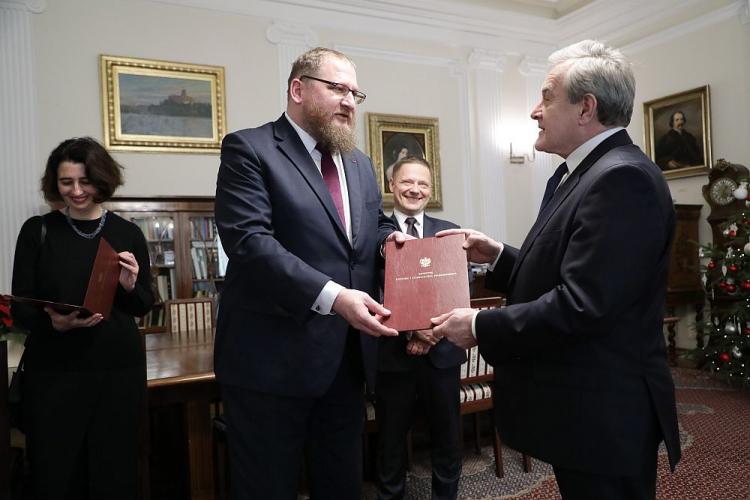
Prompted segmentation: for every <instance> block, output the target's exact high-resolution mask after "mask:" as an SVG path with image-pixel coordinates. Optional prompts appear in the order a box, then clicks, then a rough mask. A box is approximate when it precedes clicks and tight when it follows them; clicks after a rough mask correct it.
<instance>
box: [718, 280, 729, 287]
mask: <svg viewBox="0 0 750 500" xmlns="http://www.w3.org/2000/svg"><path fill="white" fill-rule="evenodd" d="M726 287H727V282H726V281H719V288H726Z"/></svg>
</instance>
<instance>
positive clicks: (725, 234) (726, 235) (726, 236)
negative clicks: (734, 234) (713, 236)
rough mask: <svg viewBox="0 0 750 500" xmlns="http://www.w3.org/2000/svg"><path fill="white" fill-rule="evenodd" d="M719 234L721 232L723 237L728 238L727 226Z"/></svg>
mask: <svg viewBox="0 0 750 500" xmlns="http://www.w3.org/2000/svg"><path fill="white" fill-rule="evenodd" d="M745 203H747V202H745ZM721 234H723V235H724V237H725V238H729V228H727V229H725V230H723V231H722V232H721Z"/></svg>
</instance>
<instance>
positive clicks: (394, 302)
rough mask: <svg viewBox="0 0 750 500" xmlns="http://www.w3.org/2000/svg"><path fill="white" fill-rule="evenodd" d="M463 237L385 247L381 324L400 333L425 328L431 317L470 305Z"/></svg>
mask: <svg viewBox="0 0 750 500" xmlns="http://www.w3.org/2000/svg"><path fill="white" fill-rule="evenodd" d="M463 242H464V236H463V235H462V234H454V235H450V236H444V237H442V238H422V239H419V240H408V241H407V242H405V243H404V244H403V245H400V246H396V244H395V243H394V242H387V243H386V246H385V285H384V291H383V293H384V296H383V305H384V306H385V308H386V309H389V310H390V311H391V315H390V316H389V317H388V318H386V319H385V321H384V322H383V324H384V325H385V326H387V327H389V328H393V329H394V330H398V331H400V332H403V331H409V330H426V329H429V328H431V327H432V322H431V321H430V319H431V318H434V317H436V316H440V315H441V314H444V313H447V312H450V311H452V310H453V309H455V308H458V307H469V275H468V272H467V268H466V265H467V263H466V250H464V249H463Z"/></svg>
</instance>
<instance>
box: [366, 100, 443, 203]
mask: <svg viewBox="0 0 750 500" xmlns="http://www.w3.org/2000/svg"><path fill="white" fill-rule="evenodd" d="M404 151H406V152H405V153H404ZM439 152H440V140H439V133H438V119H437V118H422V117H416V116H402V115H384V114H377V113H367V154H368V155H369V156H370V158H372V162H373V164H374V165H375V172H376V174H377V177H378V185H379V186H380V192H381V193H382V194H383V208H392V207H393V193H391V192H390V188H389V186H388V170H389V169H388V167H391V166H393V164H394V163H395V162H396V161H397V160H398V159H399V158H400V157H403V156H405V155H408V156H422V157H423V158H424V159H425V160H427V161H428V162H429V163H430V165H432V198H431V199H430V201H429V202H428V203H427V208H428V209H430V208H431V209H442V208H443V191H442V186H441V184H440V154H439Z"/></svg>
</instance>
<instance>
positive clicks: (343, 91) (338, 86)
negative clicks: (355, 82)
mask: <svg viewBox="0 0 750 500" xmlns="http://www.w3.org/2000/svg"><path fill="white" fill-rule="evenodd" d="M299 78H300V80H301V79H303V78H309V79H310V80H315V81H316V82H323V83H327V84H328V85H330V89H331V91H332V92H333V93H334V94H336V95H337V96H339V97H340V98H342V99H344V98H345V97H346V96H347V95H348V94H349V92H351V93H352V95H353V96H354V102H356V103H357V104H362V102H363V101H364V100H365V98H366V97H367V96H366V95H365V94H364V92H360V91H359V90H352V89H350V88H349V87H347V86H346V85H344V84H343V83H339V82H330V81H328V80H323V79H322V78H315V77H314V76H309V75H302V76H300V77H299Z"/></svg>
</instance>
